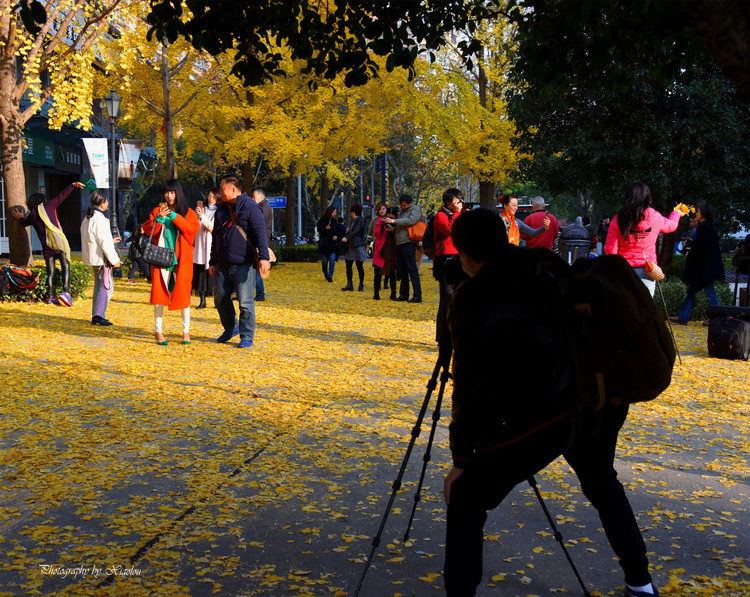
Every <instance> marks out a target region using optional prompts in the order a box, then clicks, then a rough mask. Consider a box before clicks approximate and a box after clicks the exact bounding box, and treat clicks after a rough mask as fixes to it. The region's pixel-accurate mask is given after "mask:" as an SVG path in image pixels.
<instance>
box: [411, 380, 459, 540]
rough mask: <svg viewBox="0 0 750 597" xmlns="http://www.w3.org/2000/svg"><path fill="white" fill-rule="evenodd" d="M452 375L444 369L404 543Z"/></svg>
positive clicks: (418, 498) (415, 508)
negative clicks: (444, 396)
mask: <svg viewBox="0 0 750 597" xmlns="http://www.w3.org/2000/svg"><path fill="white" fill-rule="evenodd" d="M450 377H451V374H450V371H448V369H447V368H443V373H442V375H441V376H440V390H439V391H438V397H437V402H436V403H435V410H434V411H433V413H432V428H431V429H430V437H429V439H428V440H427V447H426V448H425V450H424V457H423V458H422V460H423V461H424V462H423V464H422V473H421V474H420V475H419V483H418V485H417V492H416V493H415V494H414V505H413V506H412V509H411V515H410V516H409V522H408V523H407V525H406V533H405V534H404V541H408V540H409V531H411V523H412V521H413V520H414V513H415V512H416V510H417V504H418V503H419V500H420V499H421V498H422V484H423V483H424V476H425V473H426V472H427V464H428V463H429V462H430V457H431V455H432V442H433V440H434V439H435V430H436V428H437V424H438V421H439V420H440V407H441V405H442V403H443V393H444V392H445V384H446V383H447V382H448V380H449V379H450Z"/></svg>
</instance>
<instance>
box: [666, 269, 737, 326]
mask: <svg viewBox="0 0 750 597" xmlns="http://www.w3.org/2000/svg"><path fill="white" fill-rule="evenodd" d="M714 287H715V288H716V296H717V297H718V298H719V304H720V305H731V304H732V289H731V288H730V286H729V284H726V283H724V282H717V283H714ZM661 290H662V292H663V293H664V302H665V303H666V304H667V311H668V313H666V314H665V316H669V315H677V309H679V308H680V305H681V304H682V301H684V300H685V295H686V294H687V287H686V286H685V284H683V283H682V281H681V280H680V279H679V278H674V277H669V278H667V279H666V280H664V281H662V282H661ZM654 300H655V301H656V304H657V306H658V307H659V310H660V311H661V312H662V314H664V306H663V305H662V300H661V295H660V294H659V289H658V288H657V289H656V292H655V293H654ZM707 307H708V300H707V299H706V295H705V294H704V292H703V291H702V290H701V291H700V292H699V293H698V294H696V295H695V304H694V305H693V312H692V313H691V314H690V319H693V320H696V319H705V318H706V308H707Z"/></svg>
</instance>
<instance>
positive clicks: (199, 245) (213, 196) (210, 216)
mask: <svg viewBox="0 0 750 597" xmlns="http://www.w3.org/2000/svg"><path fill="white" fill-rule="evenodd" d="M220 197H221V191H220V190H219V189H211V190H210V191H208V197H207V199H206V201H207V203H208V205H207V206H206V207H203V206H202V205H199V206H198V207H196V208H195V215H197V216H198V219H199V220H200V223H201V227H200V230H198V234H197V235H196V236H195V249H193V288H194V289H195V291H196V292H197V293H198V296H200V299H201V300H200V303H198V306H197V307H196V309H205V307H206V294H207V293H208V262H209V261H210V260H211V238H212V235H213V230H214V217H215V216H216V204H217V203H218V202H219V201H220Z"/></svg>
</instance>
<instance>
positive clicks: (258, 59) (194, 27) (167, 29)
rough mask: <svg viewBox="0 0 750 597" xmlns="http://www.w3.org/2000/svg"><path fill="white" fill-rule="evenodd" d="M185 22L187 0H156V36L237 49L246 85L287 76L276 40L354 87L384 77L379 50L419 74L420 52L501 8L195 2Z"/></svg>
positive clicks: (391, 62) (441, 2)
mask: <svg viewBox="0 0 750 597" xmlns="http://www.w3.org/2000/svg"><path fill="white" fill-rule="evenodd" d="M186 4H187V7H188V8H189V9H190V11H191V13H192V16H191V18H190V19H189V20H188V19H185V18H184V15H183V7H182V1H181V0H152V1H151V14H149V16H148V22H149V23H150V24H151V26H152V29H151V31H149V38H151V37H156V38H157V39H161V38H162V37H165V38H166V40H167V41H168V42H169V43H172V42H174V41H175V39H177V37H178V36H183V37H185V38H186V39H188V40H189V41H190V42H191V43H192V44H193V46H194V47H195V48H196V49H199V50H205V51H206V52H208V53H209V54H212V55H217V54H221V53H222V52H225V51H227V50H232V51H234V52H236V55H235V59H234V60H235V62H234V67H233V69H232V73H233V74H235V75H237V76H238V77H239V78H241V79H243V80H244V82H245V84H246V85H258V84H260V83H262V82H263V81H267V80H270V79H271V78H272V77H278V76H283V75H284V74H285V73H284V71H283V70H282V68H281V65H282V61H283V57H282V55H281V53H280V52H277V51H274V50H272V49H271V48H270V45H269V42H270V41H271V40H273V41H274V42H276V43H281V42H283V43H285V44H286V45H287V46H288V48H289V50H290V51H291V56H292V58H294V59H296V60H302V61H303V62H304V63H305V66H304V68H303V72H305V73H310V74H313V75H315V76H316V77H321V78H325V79H333V78H334V77H336V76H337V75H339V74H342V75H343V76H344V82H345V83H346V85H347V86H349V87H352V86H357V85H363V84H365V83H367V81H368V80H370V79H371V78H373V77H375V76H377V71H378V67H377V65H376V63H375V62H374V61H373V60H372V55H373V54H374V55H378V56H387V59H386V68H387V70H389V71H391V70H393V69H394V68H406V69H407V70H409V73H410V74H411V75H412V76H413V74H414V61H415V59H416V58H417V56H418V54H419V52H420V51H430V50H436V49H438V48H440V47H441V46H442V45H444V44H445V39H444V34H445V33H447V32H451V31H455V30H460V29H465V30H467V31H468V32H469V33H472V32H473V31H475V30H476V25H477V22H478V21H479V20H481V19H483V18H487V17H488V16H490V15H493V14H495V13H496V12H497V8H496V3H495V2H486V1H484V0H464V1H462V2H456V1H455V0H426V1H424V2H414V1H403V0H401V1H391V2H383V1H382V0H359V1H357V2H336V3H333V2H309V1H308V0H284V1H283V2H279V1H277V0H276V1H271V0H258V1H255V2H239V1H238V0H210V1H208V0H188V1H187V2H186ZM458 49H459V51H461V53H462V54H463V55H464V56H465V57H467V58H469V57H470V56H471V55H472V54H473V53H475V52H476V51H477V50H478V49H479V44H478V43H477V42H476V41H475V40H472V39H471V38H470V37H468V36H461V37H459V38H458Z"/></svg>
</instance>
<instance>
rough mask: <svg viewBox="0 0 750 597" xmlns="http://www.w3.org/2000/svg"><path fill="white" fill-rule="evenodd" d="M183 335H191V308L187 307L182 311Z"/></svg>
mask: <svg viewBox="0 0 750 597" xmlns="http://www.w3.org/2000/svg"><path fill="white" fill-rule="evenodd" d="M182 333H183V334H189V333H190V307H185V308H184V309H183V310H182Z"/></svg>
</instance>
